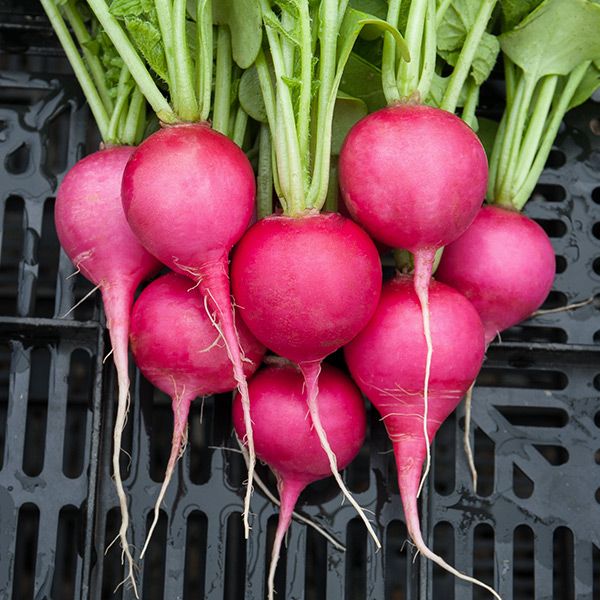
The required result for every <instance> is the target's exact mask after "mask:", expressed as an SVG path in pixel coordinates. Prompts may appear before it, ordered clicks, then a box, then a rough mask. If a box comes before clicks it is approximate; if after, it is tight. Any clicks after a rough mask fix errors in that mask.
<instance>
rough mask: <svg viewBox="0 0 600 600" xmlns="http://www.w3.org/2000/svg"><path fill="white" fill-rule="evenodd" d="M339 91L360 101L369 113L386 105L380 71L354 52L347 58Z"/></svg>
mask: <svg viewBox="0 0 600 600" xmlns="http://www.w3.org/2000/svg"><path fill="white" fill-rule="evenodd" d="M340 90H343V91H344V92H345V93H346V94H348V95H350V96H354V97H355V98H359V99H360V100H362V101H363V102H364V103H365V104H366V105H367V107H368V109H369V112H375V111H376V110H379V109H380V108H383V107H384V106H385V105H386V104H387V102H386V101H385V96H384V94H383V87H382V85H381V70H380V69H378V68H377V67H376V66H374V65H372V64H371V63H369V62H368V61H366V60H365V59H364V58H362V57H361V56H358V55H357V54H355V53H354V52H352V53H351V54H350V56H349V57H348V62H347V63H346V67H345V68H344V74H343V75H342V80H341V82H340Z"/></svg>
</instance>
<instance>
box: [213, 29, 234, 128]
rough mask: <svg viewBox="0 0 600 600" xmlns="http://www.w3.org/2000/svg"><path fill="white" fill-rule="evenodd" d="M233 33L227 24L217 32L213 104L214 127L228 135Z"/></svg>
mask: <svg viewBox="0 0 600 600" xmlns="http://www.w3.org/2000/svg"><path fill="white" fill-rule="evenodd" d="M232 68H233V59H232V58H231V34H230V33H229V28H228V27H227V25H219V29H218V33H217V68H216V76H215V99H214V105H213V123H212V126H213V129H215V130H216V131H220V132H221V133H222V134H224V135H227V134H228V132H229V111H230V109H231V69H232Z"/></svg>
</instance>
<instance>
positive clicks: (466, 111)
mask: <svg viewBox="0 0 600 600" xmlns="http://www.w3.org/2000/svg"><path fill="white" fill-rule="evenodd" d="M478 102H479V86H478V85H477V84H476V83H475V80H474V79H472V78H471V79H469V80H468V82H467V99H466V101H465V105H464V106H463V110H462V114H461V119H462V120H463V121H464V122H465V123H466V124H467V125H468V126H469V127H470V128H471V129H473V130H475V129H476V125H477V119H476V117H475V109H476V108H477V103H478Z"/></svg>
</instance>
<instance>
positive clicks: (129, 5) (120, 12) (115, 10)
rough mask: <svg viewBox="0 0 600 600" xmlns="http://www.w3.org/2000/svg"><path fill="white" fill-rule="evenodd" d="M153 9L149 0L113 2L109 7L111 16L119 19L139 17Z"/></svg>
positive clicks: (116, 0) (119, 0) (115, 0)
mask: <svg viewBox="0 0 600 600" xmlns="http://www.w3.org/2000/svg"><path fill="white" fill-rule="evenodd" d="M153 9H154V5H153V3H152V2H151V1H150V0H113V2H112V3H111V5H110V12H111V14H112V15H113V16H115V17H121V18H129V17H139V16H140V15H142V14H144V13H146V12H149V11H151V10H153Z"/></svg>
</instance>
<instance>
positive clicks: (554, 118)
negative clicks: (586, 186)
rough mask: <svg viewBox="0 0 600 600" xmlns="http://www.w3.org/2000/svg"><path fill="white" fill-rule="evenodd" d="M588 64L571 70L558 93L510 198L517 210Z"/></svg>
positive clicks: (533, 182)
mask: <svg viewBox="0 0 600 600" xmlns="http://www.w3.org/2000/svg"><path fill="white" fill-rule="evenodd" d="M590 64H591V61H586V62H584V63H582V64H580V65H579V66H578V67H576V68H575V69H574V70H573V71H571V73H570V75H569V78H568V79H567V83H566V85H565V87H564V89H563V91H562V93H561V95H560V99H559V101H558V103H557V104H556V106H555V107H554V109H553V110H552V112H551V114H550V119H549V121H548V123H547V125H546V127H545V131H544V137H543V138H542V142H541V144H540V147H539V149H538V152H537V155H536V157H535V161H534V162H533V165H532V166H531V169H530V171H529V174H528V176H527V179H526V180H525V181H524V182H523V185H522V186H521V188H520V189H519V190H518V192H517V193H516V194H515V196H514V198H513V199H512V204H513V206H514V207H515V208H516V209H517V210H522V209H523V206H525V203H526V202H527V200H528V199H529V196H530V195H531V192H533V189H534V188H535V186H536V184H537V181H538V179H539V178H540V175H541V174H542V171H543V170H544V166H545V164H546V160H547V159H548V155H549V154H550V150H551V149H552V144H553V143H554V140H555V139H556V136H557V134H558V130H559V128H560V124H561V122H562V119H563V117H564V116H565V113H566V112H567V110H568V109H569V104H570V102H571V99H572V98H573V95H574V94H575V92H576V90H577V87H578V86H579V84H580V83H581V80H582V79H583V77H584V75H585V72H586V71H587V69H588V68H589V66H590Z"/></svg>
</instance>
